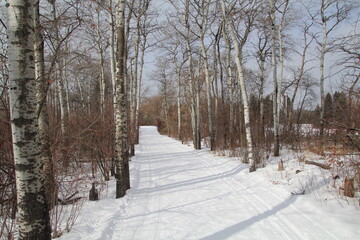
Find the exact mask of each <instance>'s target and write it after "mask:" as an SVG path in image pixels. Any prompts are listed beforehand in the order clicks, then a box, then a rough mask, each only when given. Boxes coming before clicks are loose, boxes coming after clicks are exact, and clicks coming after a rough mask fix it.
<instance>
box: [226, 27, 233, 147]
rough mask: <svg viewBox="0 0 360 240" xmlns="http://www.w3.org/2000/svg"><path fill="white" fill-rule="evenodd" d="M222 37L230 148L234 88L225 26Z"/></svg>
mask: <svg viewBox="0 0 360 240" xmlns="http://www.w3.org/2000/svg"><path fill="white" fill-rule="evenodd" d="M223 36H224V41H225V46H226V69H227V71H228V81H227V85H228V94H229V105H230V108H229V109H230V110H229V139H230V147H232V146H233V132H234V88H233V76H232V69H231V42H230V40H229V38H228V36H227V34H226V31H225V26H224V27H223Z"/></svg>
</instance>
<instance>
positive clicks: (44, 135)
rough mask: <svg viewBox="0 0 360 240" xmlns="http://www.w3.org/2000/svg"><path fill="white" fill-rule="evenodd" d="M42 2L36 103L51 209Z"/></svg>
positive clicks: (37, 33) (36, 5) (52, 186)
mask: <svg viewBox="0 0 360 240" xmlns="http://www.w3.org/2000/svg"><path fill="white" fill-rule="evenodd" d="M39 4H40V0H36V1H35V2H34V11H35V15H34V26H35V45H34V51H35V52H34V55H35V77H36V90H37V93H36V101H37V114H38V121H39V140H40V143H41V160H42V162H43V164H44V176H45V187H46V198H47V201H48V204H49V209H52V207H53V206H54V205H55V204H56V200H57V194H56V185H57V184H56V180H55V173H54V163H53V158H52V154H51V146H50V128H49V116H48V108H47V105H48V104H47V91H48V88H49V83H48V81H47V80H46V78H45V62H44V40H43V36H42V26H41V24H40V8H39Z"/></svg>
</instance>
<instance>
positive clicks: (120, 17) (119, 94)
mask: <svg viewBox="0 0 360 240" xmlns="http://www.w3.org/2000/svg"><path fill="white" fill-rule="evenodd" d="M125 4H126V0H118V1H117V6H116V15H115V16H116V33H117V45H116V46H117V47H116V81H115V95H116V96H115V102H114V114H115V178H116V198H121V197H123V196H124V195H125V194H126V190H127V189H129V188H130V176H129V152H128V144H127V141H128V120H127V106H126V102H127V100H126V78H125V66H124V63H125V61H124V59H125V58H126V57H125V55H126V52H125Z"/></svg>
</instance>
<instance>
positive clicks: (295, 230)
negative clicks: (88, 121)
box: [61, 127, 360, 240]
mask: <svg viewBox="0 0 360 240" xmlns="http://www.w3.org/2000/svg"><path fill="white" fill-rule="evenodd" d="M131 174H132V182H131V185H132V186H131V187H132V188H131V189H130V190H129V191H128V194H127V196H126V197H125V198H123V199H117V200H115V199H113V198H114V195H115V189H114V185H113V184H110V186H109V192H108V196H103V197H102V198H101V200H99V201H98V202H87V203H86V204H85V206H84V208H83V210H82V213H81V215H80V216H79V219H78V223H76V224H75V226H74V229H73V230H72V231H71V232H70V233H67V234H64V235H63V236H62V237H61V239H74V240H75V239H76V240H77V239H86V240H89V239H113V240H118V239H124V240H125V239H126V240H130V239H139V240H142V239H146V240H148V239H164V240H165V239H166V240H171V239H184V240H188V239H208V240H210V239H316V240H319V239H359V236H360V228H359V223H360V216H359V212H353V214H354V216H351V217H350V218H346V216H345V214H342V212H341V209H340V210H339V209H331V208H326V206H322V205H321V204H319V203H317V202H314V201H313V199H311V198H308V197H306V195H305V196H292V195H290V194H289V193H288V192H287V191H285V190H283V189H281V188H279V187H278V186H273V185H272V184H270V183H269V181H267V180H266V179H265V178H264V177H263V175H260V174H257V173H253V174H249V173H248V170H247V166H246V165H243V164H240V163H238V162H236V161H235V160H234V159H230V158H226V157H215V156H214V155H212V154H211V153H208V152H207V151H205V150H193V149H192V147H189V146H186V145H182V144H181V143H179V142H178V141H176V140H173V139H171V138H168V137H165V136H161V135H159V134H158V132H157V130H156V128H155V127H142V128H141V138H140V144H139V145H138V146H137V148H136V157H134V158H133V159H132V161H131ZM350 219H351V220H350ZM354 219H355V221H354Z"/></svg>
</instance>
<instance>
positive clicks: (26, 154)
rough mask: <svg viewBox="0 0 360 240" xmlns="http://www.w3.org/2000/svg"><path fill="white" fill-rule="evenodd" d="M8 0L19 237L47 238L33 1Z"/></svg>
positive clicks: (10, 94)
mask: <svg viewBox="0 0 360 240" xmlns="http://www.w3.org/2000/svg"><path fill="white" fill-rule="evenodd" d="M36 4H37V2H36V1H33V0H9V1H8V5H7V7H8V11H7V12H8V28H7V30H8V36H9V39H8V54H9V59H8V61H9V98H10V115H11V128H12V138H13V154H14V160H15V171H16V186H17V209H18V212H17V217H18V225H19V227H18V229H19V239H50V238H51V229H50V220H49V209H48V204H47V199H46V194H45V186H44V183H45V182H44V174H43V163H42V161H41V153H40V142H39V138H38V127H39V126H38V121H37V117H38V116H37V101H36V79H35V56H34V44H35V32H34V30H35V28H34V19H35V5H36Z"/></svg>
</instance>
